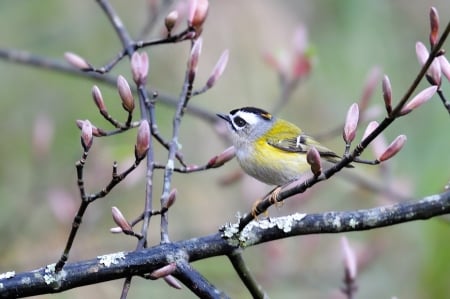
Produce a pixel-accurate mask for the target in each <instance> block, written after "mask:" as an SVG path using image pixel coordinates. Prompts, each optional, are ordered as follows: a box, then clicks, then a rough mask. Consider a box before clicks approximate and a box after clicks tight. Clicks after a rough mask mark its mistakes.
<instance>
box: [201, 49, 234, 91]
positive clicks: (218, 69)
mask: <svg viewBox="0 0 450 299" xmlns="http://www.w3.org/2000/svg"><path fill="white" fill-rule="evenodd" d="M228 56H229V51H228V50H225V51H223V53H222V55H220V58H219V60H218V61H217V63H216V65H215V66H214V68H213V70H212V72H211V75H209V78H208V81H207V82H206V86H207V88H211V87H213V86H214V84H215V83H216V81H217V80H218V79H219V78H220V77H221V76H222V74H223V72H224V71H225V68H226V66H227V64H228Z"/></svg>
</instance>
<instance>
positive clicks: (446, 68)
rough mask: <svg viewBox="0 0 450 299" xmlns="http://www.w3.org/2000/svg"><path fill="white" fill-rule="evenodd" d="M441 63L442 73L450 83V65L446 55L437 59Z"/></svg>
mask: <svg viewBox="0 0 450 299" xmlns="http://www.w3.org/2000/svg"><path fill="white" fill-rule="evenodd" d="M436 59H437V60H438V61H439V65H440V67H441V72H442V74H444V76H445V77H446V78H447V80H448V81H449V82H450V63H449V62H448V60H447V58H446V57H445V56H444V55H440V56H439V57H437V58H436Z"/></svg>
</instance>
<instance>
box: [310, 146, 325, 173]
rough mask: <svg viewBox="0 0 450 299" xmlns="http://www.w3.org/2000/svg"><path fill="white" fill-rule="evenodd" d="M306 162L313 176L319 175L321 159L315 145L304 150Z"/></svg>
mask: <svg viewBox="0 0 450 299" xmlns="http://www.w3.org/2000/svg"><path fill="white" fill-rule="evenodd" d="M306 162H308V164H309V165H310V166H311V171H312V173H313V174H314V175H315V176H319V175H320V174H321V173H322V161H321V159H320V154H319V151H318V150H317V149H316V148H315V147H311V148H310V149H309V150H308V151H307V152H306Z"/></svg>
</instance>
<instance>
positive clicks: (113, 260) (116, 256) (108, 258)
mask: <svg viewBox="0 0 450 299" xmlns="http://www.w3.org/2000/svg"><path fill="white" fill-rule="evenodd" d="M97 259H99V260H100V261H99V263H100V264H102V265H104V266H105V267H109V266H111V265H115V264H118V263H119V262H120V260H123V259H125V254H124V253H123V252H117V253H112V254H106V255H100V256H97Z"/></svg>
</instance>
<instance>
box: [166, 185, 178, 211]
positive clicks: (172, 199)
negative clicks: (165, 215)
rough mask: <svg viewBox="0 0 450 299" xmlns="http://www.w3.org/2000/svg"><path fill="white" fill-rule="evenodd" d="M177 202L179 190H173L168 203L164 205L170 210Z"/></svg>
mask: <svg viewBox="0 0 450 299" xmlns="http://www.w3.org/2000/svg"><path fill="white" fill-rule="evenodd" d="M176 200H177V189H172V191H170V193H169V196H168V198H167V200H166V202H165V203H164V208H166V209H169V208H170V207H171V206H172V205H173V204H174V203H175V201H176Z"/></svg>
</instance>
